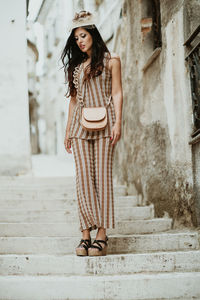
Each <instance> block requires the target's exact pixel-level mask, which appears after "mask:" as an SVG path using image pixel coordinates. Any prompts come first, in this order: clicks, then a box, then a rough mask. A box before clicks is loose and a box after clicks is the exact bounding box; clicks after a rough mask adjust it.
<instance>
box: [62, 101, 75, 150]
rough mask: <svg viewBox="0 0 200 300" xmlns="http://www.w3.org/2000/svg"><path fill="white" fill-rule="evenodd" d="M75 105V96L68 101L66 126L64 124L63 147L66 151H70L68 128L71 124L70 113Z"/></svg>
mask: <svg viewBox="0 0 200 300" xmlns="http://www.w3.org/2000/svg"><path fill="white" fill-rule="evenodd" d="M75 105H76V97H71V99H70V103H69V111H68V119H67V126H66V133H65V140H64V145H65V149H66V150H67V152H68V153H72V151H71V150H70V148H71V141H70V139H69V130H70V125H71V121H72V115H73V112H74V108H75Z"/></svg>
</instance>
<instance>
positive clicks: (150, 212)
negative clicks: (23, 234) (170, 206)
mask: <svg viewBox="0 0 200 300" xmlns="http://www.w3.org/2000/svg"><path fill="white" fill-rule="evenodd" d="M114 212H115V217H116V218H117V219H119V220H134V219H135V220H146V219H152V218H153V217H154V207H153V204H152V205H150V206H143V207H139V206H138V207H137V206H136V207H124V208H123V209H121V208H115V209H114ZM77 219H78V208H77V207H74V208H73V209H72V208H71V207H70V208H68V209H65V210H27V209H23V210H22V209H12V210H10V209H9V210H2V209H0V222H22V223H25V222H31V223H34V222H36V223H37V222H40V223H41V222H42V223H54V222H55V223H64V222H66V223H69V222H72V221H76V220H77Z"/></svg>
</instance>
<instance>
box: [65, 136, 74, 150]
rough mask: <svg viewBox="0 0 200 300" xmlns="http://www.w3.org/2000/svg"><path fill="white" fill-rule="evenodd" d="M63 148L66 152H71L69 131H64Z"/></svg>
mask: <svg viewBox="0 0 200 300" xmlns="http://www.w3.org/2000/svg"><path fill="white" fill-rule="evenodd" d="M64 145H65V149H66V151H67V152H68V153H72V150H71V149H70V148H71V140H70V139H69V133H66V135H65V140H64Z"/></svg>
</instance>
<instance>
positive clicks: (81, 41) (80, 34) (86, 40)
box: [74, 27, 92, 52]
mask: <svg viewBox="0 0 200 300" xmlns="http://www.w3.org/2000/svg"><path fill="white" fill-rule="evenodd" d="M74 38H75V41H76V43H77V45H78V47H79V48H80V50H81V51H82V52H87V51H88V50H90V49H91V47H92V36H91V34H90V33H89V32H88V31H87V30H85V29H84V28H81V27H79V28H77V29H76V30H75V31H74Z"/></svg>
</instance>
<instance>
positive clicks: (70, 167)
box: [32, 153, 75, 177]
mask: <svg viewBox="0 0 200 300" xmlns="http://www.w3.org/2000/svg"><path fill="white" fill-rule="evenodd" d="M32 174H33V176H37V177H49V176H50V177H51V176H54V177H55V176H75V164H74V157H73V154H68V153H67V154H66V156H62V157H58V156H56V155H44V154H39V155H32Z"/></svg>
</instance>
